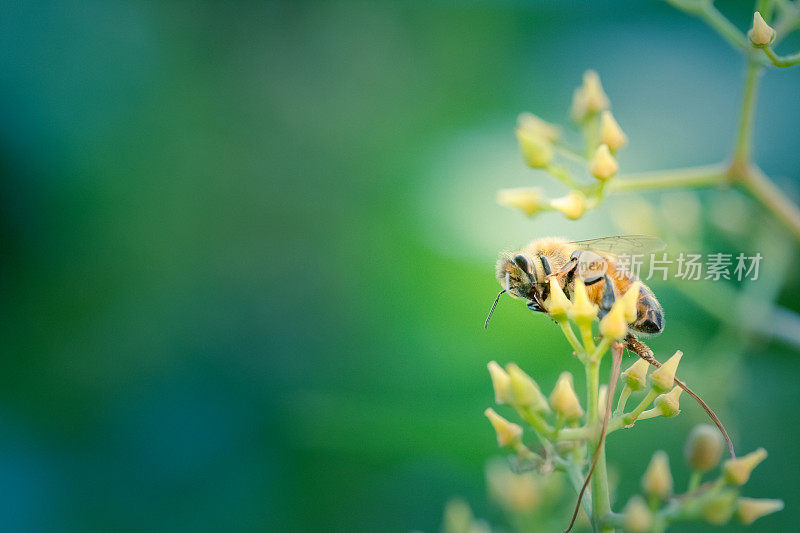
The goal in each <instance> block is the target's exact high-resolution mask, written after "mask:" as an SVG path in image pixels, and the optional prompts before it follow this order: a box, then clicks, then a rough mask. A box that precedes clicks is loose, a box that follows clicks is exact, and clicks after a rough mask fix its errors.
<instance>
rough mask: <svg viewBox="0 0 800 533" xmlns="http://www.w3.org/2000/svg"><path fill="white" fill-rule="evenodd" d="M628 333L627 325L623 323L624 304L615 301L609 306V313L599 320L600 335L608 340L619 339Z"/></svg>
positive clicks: (620, 301)
mask: <svg viewBox="0 0 800 533" xmlns="http://www.w3.org/2000/svg"><path fill="white" fill-rule="evenodd" d="M627 333H628V323H627V322H626V321H625V304H624V302H622V300H617V301H616V302H614V305H612V306H611V311H609V312H608V314H606V316H604V317H603V319H602V320H600V335H603V336H605V337H608V338H610V339H621V338H623V337H624V336H625V335H626V334H627Z"/></svg>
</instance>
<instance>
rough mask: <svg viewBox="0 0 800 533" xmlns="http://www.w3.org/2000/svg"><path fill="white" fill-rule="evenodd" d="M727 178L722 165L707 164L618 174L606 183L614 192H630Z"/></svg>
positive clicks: (713, 182) (714, 182) (700, 184)
mask: <svg viewBox="0 0 800 533" xmlns="http://www.w3.org/2000/svg"><path fill="white" fill-rule="evenodd" d="M728 180H729V177H728V174H727V173H726V169H725V167H724V166H723V165H708V166H698V167H688V168H679V169H674V170H659V171H655V172H642V173H639V174H630V175H628V176H620V177H619V178H616V179H613V180H611V181H610V182H609V183H608V189H609V190H610V191H614V192H631V191H646V190H650V189H667V188H677V187H681V188H683V187H689V188H695V187H712V186H715V185H721V184H724V183H726V182H727V181H728Z"/></svg>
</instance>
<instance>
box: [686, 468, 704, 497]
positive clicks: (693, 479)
mask: <svg viewBox="0 0 800 533" xmlns="http://www.w3.org/2000/svg"><path fill="white" fill-rule="evenodd" d="M702 478H703V473H702V472H701V471H699V470H692V475H691V476H690V477H689V486H688V487H687V488H686V493H687V494H688V493H690V492H694V491H695V490H697V487H699V486H700V481H701V480H702Z"/></svg>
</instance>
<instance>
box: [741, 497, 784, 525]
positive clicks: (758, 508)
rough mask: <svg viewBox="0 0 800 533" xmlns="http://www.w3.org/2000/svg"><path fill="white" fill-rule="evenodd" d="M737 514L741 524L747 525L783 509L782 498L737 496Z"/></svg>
mask: <svg viewBox="0 0 800 533" xmlns="http://www.w3.org/2000/svg"><path fill="white" fill-rule="evenodd" d="M737 503H738V509H737V515H738V517H739V521H740V522H741V523H742V524H745V525H749V524H752V523H753V522H755V521H756V520H758V519H759V518H761V517H762V516H767V515H769V514H772V513H777V512H778V511H781V510H783V501H782V500H767V499H756V498H739V501H738V502H737Z"/></svg>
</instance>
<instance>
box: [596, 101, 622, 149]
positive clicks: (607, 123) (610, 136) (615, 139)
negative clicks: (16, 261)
mask: <svg viewBox="0 0 800 533" xmlns="http://www.w3.org/2000/svg"><path fill="white" fill-rule="evenodd" d="M600 142H601V143H603V144H605V145H608V149H609V150H611V151H612V152H616V151H617V150H619V149H620V148H622V147H623V146H625V145H626V144H628V136H627V135H625V132H623V131H622V128H620V127H619V124H617V121H616V119H614V115H612V114H611V111H608V110H606V111H603V112H602V113H601V114H600Z"/></svg>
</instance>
